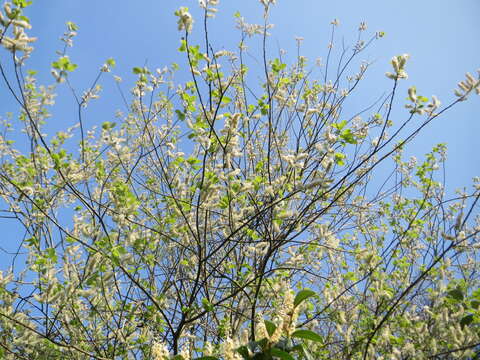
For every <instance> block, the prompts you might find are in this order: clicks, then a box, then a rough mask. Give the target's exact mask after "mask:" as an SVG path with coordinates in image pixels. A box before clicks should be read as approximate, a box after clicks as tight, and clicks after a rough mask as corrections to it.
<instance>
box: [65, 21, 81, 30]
mask: <svg viewBox="0 0 480 360" xmlns="http://www.w3.org/2000/svg"><path fill="white" fill-rule="evenodd" d="M67 29H68V30H69V31H77V30H78V25H77V24H75V23H74V22H71V21H67Z"/></svg>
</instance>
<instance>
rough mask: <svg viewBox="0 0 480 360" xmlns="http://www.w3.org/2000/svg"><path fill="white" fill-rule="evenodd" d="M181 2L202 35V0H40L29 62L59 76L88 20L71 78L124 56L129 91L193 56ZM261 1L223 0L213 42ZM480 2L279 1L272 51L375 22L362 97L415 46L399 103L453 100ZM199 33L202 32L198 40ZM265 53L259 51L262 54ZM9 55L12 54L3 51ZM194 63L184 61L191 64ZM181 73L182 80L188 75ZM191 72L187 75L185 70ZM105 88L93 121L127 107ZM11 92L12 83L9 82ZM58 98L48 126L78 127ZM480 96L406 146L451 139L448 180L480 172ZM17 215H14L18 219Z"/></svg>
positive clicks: (477, 31) (478, 55) (319, 46)
mask: <svg viewBox="0 0 480 360" xmlns="http://www.w3.org/2000/svg"><path fill="white" fill-rule="evenodd" d="M180 6H188V7H190V9H191V11H192V13H193V15H194V17H195V18H196V19H197V21H196V24H195V26H194V33H193V35H192V37H193V42H195V41H199V40H198V39H199V38H200V34H201V29H200V21H201V18H200V16H201V15H200V11H199V8H198V5H197V1H194V0H184V1H173V0H163V1H162V0H155V1H154V0H142V1H126V0H95V1H94V0H82V1H79V0H48V1H40V0H34V3H33V5H32V6H31V7H29V8H28V9H27V15H28V16H29V17H30V18H31V22H32V25H33V29H32V30H31V31H30V34H32V35H34V36H37V37H38V38H39V40H38V41H37V43H36V44H35V52H34V53H33V55H32V58H31V59H30V61H29V62H28V65H27V68H29V69H35V70H38V71H39V75H38V77H39V81H40V83H44V84H49V83H52V82H53V79H52V77H51V75H50V64H51V63H52V61H55V60H56V59H57V57H58V56H57V55H56V54H55V51H56V50H59V49H61V48H62V43H61V42H60V41H59V40H58V39H59V37H60V36H61V35H62V34H63V32H64V31H65V22H66V21H73V22H75V23H76V24H78V25H79V27H80V29H79V33H78V36H77V37H76V38H75V41H74V47H73V48H72V49H70V50H69V55H70V58H71V60H72V61H73V62H74V63H76V64H78V65H79V67H78V69H77V70H76V71H75V72H74V73H73V74H72V75H71V80H72V84H73V85H74V87H75V88H76V89H77V90H78V91H79V92H80V93H81V92H83V90H85V89H86V88H87V87H88V86H89V85H90V84H91V83H92V81H93V80H94V78H95V76H96V75H97V73H98V69H99V68H100V66H101V65H102V64H103V63H104V61H105V60H106V59H107V58H110V57H112V58H114V59H115V60H116V62H117V67H116V69H115V73H116V74H118V75H120V76H121V77H123V78H124V82H123V83H122V87H123V89H124V91H125V92H126V93H128V90H129V89H130V87H131V84H132V83H133V81H134V76H133V74H132V71H131V69H132V68H133V67H134V66H143V65H144V64H145V63H146V64H147V65H148V66H149V67H151V68H156V67H160V68H161V67H163V66H164V65H168V64H171V63H172V62H178V63H180V64H181V65H182V64H184V61H183V60H182V59H183V57H181V56H180V55H179V54H178V52H177V49H178V47H179V40H180V37H181V35H182V34H180V33H179V32H178V31H177V26H176V19H175V17H174V16H173V13H174V11H175V10H176V9H178V7H180ZM262 9H263V8H262V5H261V4H260V3H259V1H257V0H221V1H220V6H219V14H218V15H217V17H216V18H215V19H214V20H212V21H211V24H212V27H211V30H210V36H211V41H212V43H213V44H214V50H220V49H235V48H236V45H237V44H238V41H239V39H240V35H239V32H238V30H236V29H235V26H234V17H233V15H234V13H235V12H236V11H239V12H240V13H241V15H242V16H243V17H245V20H246V21H247V22H249V23H255V22H261V20H262V11H263V10H262ZM478 14H480V1H478V0H460V1H457V2H453V1H451V0H437V1H413V0H405V1H401V2H400V1H399V2H396V1H385V0H382V1H380V0H365V1H358V0H355V1H353V0H351V1H336V2H332V1H318V0H278V1H277V5H276V6H275V7H274V8H273V9H272V17H271V22H272V23H274V24H275V27H274V29H273V30H272V31H271V33H272V36H271V38H270V45H269V49H268V50H269V53H270V54H272V56H273V57H275V55H277V54H278V50H279V49H280V48H282V49H286V50H287V51H289V53H290V54H291V55H292V57H293V56H294V54H295V46H296V41H295V37H296V36H301V37H303V38H304V39H305V40H304V41H303V44H302V54H303V55H305V56H307V57H308V58H309V59H311V60H312V62H313V61H314V59H315V58H317V57H325V56H326V53H327V44H328V42H329V35H330V27H331V26H330V21H331V20H332V19H334V18H338V19H339V20H340V26H339V27H338V30H337V34H338V37H337V40H338V39H340V40H341V39H342V38H343V39H345V43H346V44H352V43H353V42H354V41H355V39H356V36H357V28H358V25H359V23H360V22H361V21H365V22H367V24H368V30H367V34H370V35H371V34H374V33H375V32H376V31H384V32H385V33H386V36H385V37H384V38H383V39H381V40H380V41H377V42H376V43H375V44H374V45H373V46H372V47H370V48H368V49H367V51H366V52H365V53H364V56H363V58H365V59H368V60H372V61H374V64H373V65H372V67H371V69H370V71H369V73H368V75H367V78H366V80H365V82H364V84H363V85H362V87H361V88H360V89H359V94H357V95H358V97H357V101H359V102H360V103H361V102H362V101H364V102H365V103H364V105H368V104H369V103H371V102H372V100H373V99H376V98H377V97H378V96H380V95H382V94H383V93H386V92H388V91H389V90H390V89H391V80H388V79H386V77H385V76H384V73H385V72H386V71H389V70H390V65H389V61H390V58H391V57H392V56H394V55H397V54H403V53H409V54H411V59H410V61H409V62H408V64H407V72H408V74H409V79H408V80H406V81H403V82H402V84H401V85H400V90H399V91H400V93H399V94H400V95H399V97H398V99H399V100H400V102H403V101H402V100H403V99H404V98H406V94H407V93H406V91H407V88H408V87H409V86H411V85H415V86H416V87H417V89H418V92H419V93H420V94H422V95H425V96H427V97H430V96H431V95H432V94H435V95H437V96H438V97H439V98H440V100H441V101H442V102H443V104H447V103H449V102H450V101H451V100H453V99H454V95H453V89H454V88H455V87H456V84H457V82H458V81H460V80H463V79H464V74H465V72H467V71H469V72H471V73H474V72H475V71H476V69H478V68H480V60H479V59H480V42H479V41H478V39H479V38H480V25H479V22H478ZM195 38H196V39H197V40H195ZM260 57H261V56H260V55H258V59H260ZM2 59H3V60H2V61H5V59H6V58H5V54H3V55H2ZM183 69H185V67H183ZM181 73H182V71H180V76H179V79H180V80H181V79H182V75H181ZM183 74H184V75H183V76H184V77H183V78H184V79H185V78H186V77H185V73H183ZM102 85H103V86H104V88H105V90H104V91H103V96H102V98H101V99H100V100H99V101H96V102H94V103H92V105H91V106H89V108H88V109H87V112H86V115H85V122H86V127H87V128H89V127H91V126H92V125H94V124H100V123H102V122H104V121H112V120H113V118H114V113H115V110H117V109H120V108H122V101H121V98H120V95H119V94H118V92H116V91H115V90H114V82H113V80H112V79H111V78H110V77H105V78H104V79H103V81H102ZM0 90H1V91H2V92H3V93H4V92H5V88H4V87H3V85H2V86H0ZM58 92H59V96H58V98H57V105H56V106H55V107H54V108H53V109H52V113H53V117H52V118H51V119H50V120H49V121H50V122H49V124H48V125H47V127H46V129H47V131H49V132H54V131H57V130H60V129H64V128H66V127H69V126H72V125H73V124H74V123H75V121H76V109H75V107H74V102H73V99H72V97H71V95H70V94H69V90H68V89H67V87H65V86H60V87H59V88H58ZM0 105H1V106H2V114H1V115H2V116H3V115H4V114H5V113H6V112H7V111H15V110H16V106H15V105H14V103H13V101H11V99H9V98H7V97H4V96H2V98H1V99H0ZM479 109H480V97H478V96H477V97H475V96H472V97H471V98H470V99H469V101H467V102H465V103H462V104H460V105H459V106H456V107H455V108H454V109H453V110H451V111H449V112H448V114H447V115H446V116H442V117H441V118H439V119H437V120H436V121H435V122H434V123H433V124H431V125H429V126H428V127H427V128H426V129H425V131H424V132H423V134H422V135H420V136H419V137H418V138H417V139H416V140H415V141H414V142H413V143H412V144H411V147H410V150H409V151H408V152H407V154H408V155H413V154H415V155H418V157H421V156H422V155H423V154H425V153H426V152H428V151H429V150H430V149H431V147H432V146H433V145H435V144H437V143H440V142H446V143H447V144H448V154H449V156H448V162H447V178H446V181H447V188H448V189H449V192H450V193H451V191H452V190H453V189H454V188H458V187H462V186H464V185H468V184H470V183H471V178H472V177H473V176H477V175H480V162H479V161H478V155H477V154H478V151H477V147H478V144H479V142H478V140H477V139H478V134H479V133H480V121H479V116H478V113H479ZM406 115H407V112H406V110H405V109H402V107H401V106H400V104H399V105H397V106H396V109H395V111H394V115H393V119H394V120H395V121H401V120H402V119H404V118H406ZM9 223H10V222H9ZM0 228H1V229H5V230H7V233H9V232H10V231H9V230H11V223H10V224H8V225H7V223H6V222H5V221H2V224H1V225H0Z"/></svg>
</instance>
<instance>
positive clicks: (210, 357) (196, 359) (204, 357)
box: [193, 356, 220, 360]
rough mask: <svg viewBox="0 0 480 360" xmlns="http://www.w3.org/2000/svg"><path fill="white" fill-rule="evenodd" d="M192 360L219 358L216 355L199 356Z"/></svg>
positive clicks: (216, 359) (213, 359) (214, 359)
mask: <svg viewBox="0 0 480 360" xmlns="http://www.w3.org/2000/svg"><path fill="white" fill-rule="evenodd" d="M193 360H220V359H219V358H218V357H216V356H202V357H199V358H195V359H193Z"/></svg>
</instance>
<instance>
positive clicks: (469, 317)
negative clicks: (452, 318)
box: [460, 314, 473, 328]
mask: <svg viewBox="0 0 480 360" xmlns="http://www.w3.org/2000/svg"><path fill="white" fill-rule="evenodd" d="M472 322H473V315H472V314H469V315H467V316H464V317H463V318H462V320H460V325H462V328H463V327H464V326H468V325H470V324H471V323H472Z"/></svg>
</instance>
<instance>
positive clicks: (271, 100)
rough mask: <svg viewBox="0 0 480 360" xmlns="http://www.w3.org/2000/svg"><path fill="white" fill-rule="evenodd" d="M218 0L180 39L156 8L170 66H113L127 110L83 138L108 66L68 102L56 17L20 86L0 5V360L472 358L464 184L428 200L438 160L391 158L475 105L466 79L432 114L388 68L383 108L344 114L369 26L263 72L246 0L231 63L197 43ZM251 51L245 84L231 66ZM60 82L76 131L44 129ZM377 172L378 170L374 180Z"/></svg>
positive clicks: (19, 32) (13, 31)
mask: <svg viewBox="0 0 480 360" xmlns="http://www.w3.org/2000/svg"><path fill="white" fill-rule="evenodd" d="M217 3H218V0H204V1H200V6H201V8H202V9H203V12H204V19H203V25H204V26H199V27H198V28H197V27H196V26H194V19H193V17H192V15H191V14H190V13H189V10H188V9H187V8H185V7H182V8H180V9H179V10H178V11H177V12H175V16H177V18H178V29H179V30H180V35H179V40H180V47H179V49H178V51H180V52H181V53H183V54H184V56H185V60H186V61H185V66H183V67H179V66H177V65H172V66H170V67H165V68H162V69H156V70H155V69H150V68H147V67H134V68H133V72H134V73H135V74H136V76H137V80H136V82H135V83H134V84H133V85H132V86H133V88H132V89H131V93H130V95H129V96H125V100H126V101H128V111H127V112H123V113H121V112H120V113H118V114H117V115H116V116H117V118H118V119H117V124H115V123H114V122H104V123H102V124H101V126H98V127H93V128H91V129H89V128H87V127H86V125H85V124H84V123H83V121H82V116H83V114H84V113H85V112H86V111H88V105H89V103H90V102H91V101H102V98H100V99H98V100H96V99H97V98H98V97H99V96H100V89H101V86H100V84H101V82H102V81H103V79H104V78H105V77H107V76H111V75H112V71H113V69H114V66H115V61H114V60H113V59H108V60H107V61H106V62H105V64H103V65H102V66H101V68H100V70H99V73H98V76H97V77H96V79H95V81H94V83H93V85H92V86H91V87H90V88H88V89H86V90H85V92H84V93H83V95H82V96H80V95H78V93H77V91H75V90H74V89H75V86H74V84H72V83H71V82H70V80H69V74H70V73H71V72H72V71H77V70H76V67H77V66H76V64H75V63H74V61H73V60H70V58H69V57H68V55H67V51H68V49H69V47H70V46H72V44H73V39H74V37H75V35H76V32H77V30H78V28H77V25H75V24H74V23H71V22H68V23H67V30H66V33H65V34H64V36H63V38H62V40H63V41H64V42H65V47H64V50H63V52H61V53H60V55H59V57H58V59H57V60H56V61H55V62H53V64H52V74H53V77H54V79H53V81H52V82H53V84H51V85H48V86H43V85H40V84H39V83H38V81H37V80H36V77H35V72H33V71H26V70H24V69H25V68H26V64H28V58H29V55H30V54H31V52H32V51H33V48H32V43H33V42H34V41H35V38H34V37H32V35H31V33H32V34H33V33H34V30H30V28H31V26H30V23H29V20H28V18H26V17H25V16H24V14H23V11H24V8H25V7H27V6H28V5H29V3H28V2H27V1H25V0H13V4H12V3H5V4H4V6H3V10H2V11H1V12H0V23H1V31H0V34H1V45H2V46H3V53H2V57H1V63H0V72H1V76H2V78H3V82H4V85H5V89H6V91H8V93H9V96H10V99H11V101H12V103H14V104H16V106H17V107H18V111H17V112H15V113H14V114H12V116H10V117H7V118H5V119H4V120H3V123H2V124H3V131H2V135H1V136H0V156H1V164H0V187H1V188H0V189H1V190H0V193H1V196H2V199H3V200H2V206H3V210H2V211H3V212H4V215H5V216H6V217H12V218H15V219H16V220H17V221H18V226H19V227H18V229H19V230H18V234H16V235H17V237H15V236H14V235H15V234H14V235H10V236H9V238H8V239H5V238H4V240H3V241H7V240H8V241H10V242H15V245H16V246H17V247H18V252H17V253H15V254H13V255H11V261H9V262H8V265H7V262H6V261H3V260H2V263H3V264H4V265H6V266H4V270H5V271H3V272H2V273H0V353H1V357H2V358H4V359H66V358H69V359H72V360H73V359H155V360H160V359H161V360H165V359H172V358H174V359H184V360H186V359H194V358H203V359H225V360H227V359H332V358H335V359H427V358H435V359H450V358H463V359H467V358H469V359H472V358H474V357H475V356H478V348H479V345H478V343H479V342H480V332H479V330H480V329H479V326H478V325H479V323H480V313H479V310H478V306H479V304H480V291H479V290H478V286H479V276H478V267H479V262H478V250H477V248H478V232H479V230H480V225H479V222H478V220H479V219H478V216H477V212H476V210H477V201H478V198H479V196H480V184H479V183H478V182H476V183H475V184H474V186H473V188H472V190H470V191H463V192H461V193H458V196H456V197H455V198H446V195H445V190H444V186H443V184H442V182H441V179H442V176H441V174H442V172H441V169H442V167H443V163H444V161H445V156H446V147H445V145H443V144H439V145H437V146H435V147H434V148H433V149H432V151H431V152H430V153H428V154H427V155H426V156H425V157H424V158H423V159H421V160H416V159H415V158H410V159H405V157H404V155H403V150H404V149H405V148H406V147H407V146H408V144H409V142H410V141H411V140H412V139H413V138H415V137H416V136H417V135H418V134H419V132H420V131H422V130H423V129H424V128H426V127H427V125H428V124H429V123H431V122H432V121H435V120H436V119H437V118H438V117H440V116H442V115H443V114H444V113H445V112H447V111H448V110H449V109H450V108H452V107H453V106H456V105H457V104H459V103H460V102H462V101H464V100H467V98H468V97H469V96H470V95H471V94H473V93H475V92H476V93H477V94H478V93H479V92H480V81H479V79H478V78H477V77H474V76H472V75H470V74H467V75H466V79H465V80H463V81H461V82H460V83H459V84H458V86H459V88H458V89H457V90H455V93H454V97H453V100H450V101H449V102H447V105H444V106H442V105H441V103H440V101H439V100H438V99H437V98H436V97H435V96H432V97H431V98H430V99H429V98H427V97H425V96H424V95H420V93H418V92H417V90H416V89H415V87H410V88H409V89H408V92H407V91H406V90H401V88H402V86H403V85H402V84H401V83H402V81H404V79H406V78H407V72H406V71H407V70H406V69H407V68H406V66H407V65H406V64H407V60H408V55H399V56H396V57H394V58H393V59H392V61H391V65H392V70H391V72H389V73H387V74H386V76H387V77H388V78H389V79H391V88H390V90H389V91H388V93H387V95H385V96H383V97H381V99H380V101H379V102H377V103H375V104H365V107H364V108H363V109H354V108H352V106H351V105H350V106H348V104H347V101H346V100H347V99H350V98H354V97H355V96H356V92H355V90H356V88H357V85H358V84H359V83H360V82H361V81H362V79H363V78H364V77H365V76H367V70H368V69H369V68H370V63H368V62H359V61H357V60H361V57H362V52H363V51H364V49H365V48H367V47H368V46H370V45H371V44H372V43H373V42H374V41H375V40H377V39H379V38H381V37H383V33H381V32H379V33H375V34H373V35H372V36H371V37H370V38H368V37H367V38H366V40H363V38H364V37H365V35H364V34H365V33H366V24H365V23H362V24H360V27H359V30H358V31H359V37H358V39H359V40H358V42H357V43H355V44H353V46H352V48H351V49H350V50H348V49H343V50H342V51H341V52H340V54H338V59H339V60H338V62H336V63H335V64H334V65H332V63H333V53H334V51H335V50H334V49H333V48H332V47H330V49H329V50H328V53H327V54H326V57H325V58H326V62H325V63H324V64H322V63H316V64H314V65H310V64H309V62H308V61H307V59H306V58H305V57H303V56H301V55H300V45H299V55H298V56H297V57H295V58H294V59H293V60H292V61H287V60H285V56H284V54H280V55H279V56H278V57H276V58H269V57H268V52H267V47H268V39H269V38H268V29H269V27H270V24H269V21H268V15H269V10H270V8H271V6H272V5H274V4H273V3H274V1H273V0H262V1H261V5H260V6H261V8H262V9H263V11H264V20H265V21H264V23H263V24H261V25H258V24H248V23H247V22H246V20H245V19H244V18H243V17H242V16H241V15H240V14H237V15H236V19H235V21H236V24H237V27H238V29H239V34H240V39H241V42H240V44H239V46H238V48H236V49H235V50H234V51H227V50H218V48H216V47H217V45H216V44H212V43H211V42H210V40H209V37H208V26H209V25H208V24H209V23H210V21H211V19H210V18H212V17H214V15H215V13H216V11H217V9H216V6H217ZM337 25H338V22H337V21H333V22H332V39H334V38H335V36H334V31H335V28H336V26H337ZM195 31H198V32H203V35H204V41H202V43H201V44H195V43H192V40H191V36H190V35H191V34H192V32H195ZM298 42H299V44H300V42H301V39H298ZM252 43H253V44H255V43H257V44H259V45H260V48H261V49H263V50H262V51H263V53H260V54H257V56H258V57H260V58H261V59H262V61H261V67H260V70H259V69H258V65H256V66H254V65H255V63H253V65H252V64H250V63H249V62H248V61H247V60H248V59H249V58H248V57H246V56H245V54H246V52H247V51H248V48H247V46H248V45H250V44H252ZM220 45H221V44H220ZM216 49H217V50H216ZM355 64H359V67H358V68H357V67H356V66H357V65H355ZM178 72H180V73H182V72H187V74H188V75H189V76H190V79H189V80H188V81H186V82H178V81H176V80H175V74H176V73H178ZM252 73H253V74H252ZM112 76H113V77H114V79H115V80H116V81H117V82H120V81H121V79H120V77H119V76H118V75H112ZM259 78H261V80H260V82H258V81H257V80H258V79H259ZM69 89H70V90H71V92H72V96H73V97H74V99H75V101H76V105H77V110H78V111H77V114H78V118H77V125H76V126H74V127H72V128H69V129H64V131H60V132H58V133H56V134H50V135H49V134H45V133H44V130H43V128H44V125H45V124H46V123H47V122H48V121H52V119H49V117H50V109H51V107H52V106H54V97H55V93H56V92H57V91H66V90H67V91H68V90H69ZM405 93H407V96H408V98H407V101H406V104H404V105H405V107H406V109H404V111H403V113H402V114H403V118H402V119H401V121H399V122H398V123H394V122H393V121H392V116H391V113H392V108H393V107H394V106H395V105H396V106H397V107H398V106H399V105H398V104H399V103H401V102H403V100H400V101H399V100H397V97H398V96H397V95H398V94H400V95H399V96H400V98H401V99H403V98H405V96H406V95H405ZM3 96H6V95H3ZM99 125H100V124H99ZM11 129H22V131H23V132H24V133H25V134H26V136H27V138H28V141H29V143H27V144H26V145H28V146H25V144H24V143H19V144H17V143H16V142H15V141H13V138H14V136H13V135H10V134H12V133H11V131H10V130H11ZM380 166H381V168H382V171H381V173H382V174H385V169H390V170H389V171H391V173H390V174H389V175H388V176H387V177H386V180H385V181H383V179H385V176H383V177H382V182H381V183H380V184H379V183H378V181H374V179H373V178H374V177H375V176H377V175H378V171H377V169H378V168H379V167H380ZM439 170H440V172H439ZM23 234H25V235H24V236H23ZM6 256H7V255H6V254H4V255H2V258H5V257H6Z"/></svg>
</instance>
